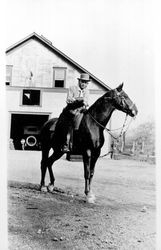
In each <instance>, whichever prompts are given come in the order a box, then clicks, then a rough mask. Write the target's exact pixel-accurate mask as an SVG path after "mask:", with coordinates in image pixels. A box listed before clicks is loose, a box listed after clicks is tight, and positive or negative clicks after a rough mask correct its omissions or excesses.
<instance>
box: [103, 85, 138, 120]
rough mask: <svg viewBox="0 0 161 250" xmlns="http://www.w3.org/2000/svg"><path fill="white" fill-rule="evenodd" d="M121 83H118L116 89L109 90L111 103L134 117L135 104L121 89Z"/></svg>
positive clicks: (135, 111)
mask: <svg viewBox="0 0 161 250" xmlns="http://www.w3.org/2000/svg"><path fill="white" fill-rule="evenodd" d="M122 88H123V83H122V84H120V85H119V86H118V87H117V88H116V89H113V90H111V91H110V92H111V93H110V97H107V98H109V99H110V100H111V102H112V105H113V106H114V107H115V108H116V109H118V110H121V111H123V112H125V113H126V114H128V115H130V116H132V117H134V116H136V115H137V113H138V110H137V107H136V105H135V104H134V103H133V102H132V101H131V100H130V98H129V97H128V95H127V94H126V93H125V92H124V91H123V89H122Z"/></svg>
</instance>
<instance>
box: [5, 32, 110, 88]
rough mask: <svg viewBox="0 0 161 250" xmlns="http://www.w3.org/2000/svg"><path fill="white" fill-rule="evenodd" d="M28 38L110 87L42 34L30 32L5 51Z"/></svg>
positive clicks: (104, 86)
mask: <svg viewBox="0 0 161 250" xmlns="http://www.w3.org/2000/svg"><path fill="white" fill-rule="evenodd" d="M30 39H35V40H38V41H39V42H41V43H42V44H43V45H44V46H46V47H48V48H49V49H51V50H52V51H54V52H56V53H57V54H59V55H60V56H61V57H63V58H64V59H66V60H67V61H68V62H70V63H71V64H72V65H74V66H75V67H76V68H78V69H79V70H80V71H82V73H87V74H89V76H90V78H91V79H93V80H95V81H96V82H98V83H99V84H100V85H101V86H102V87H103V88H105V89H106V90H110V89H111V88H110V87H109V86H107V85H106V84H105V83H104V82H102V81H101V80H100V79H98V78H97V77H96V76H94V75H93V74H91V73H90V72H89V71H88V70H86V69H85V68H83V67H82V66H81V65H79V64H78V63H76V62H75V61H74V60H72V59H71V58H70V57H68V56H67V55H65V54H64V53H63V52H61V51H60V50H58V49H57V48H55V47H54V46H53V45H52V42H51V41H49V40H48V39H47V38H45V37H44V36H42V35H41V36H40V35H38V34H37V33H35V32H33V33H32V34H30V35H29V36H27V37H25V38H24V39H22V40H20V41H19V42H17V43H15V44H13V45H11V46H10V47H8V48H7V50H6V53H8V52H10V51H11V50H13V49H15V48H16V47H18V46H20V45H21V44H23V43H25V42H27V41H28V40H30Z"/></svg>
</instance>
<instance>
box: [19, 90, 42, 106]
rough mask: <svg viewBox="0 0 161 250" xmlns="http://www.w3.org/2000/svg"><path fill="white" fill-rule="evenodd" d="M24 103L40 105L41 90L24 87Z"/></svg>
mask: <svg viewBox="0 0 161 250" xmlns="http://www.w3.org/2000/svg"><path fill="white" fill-rule="evenodd" d="M22 105H37V106H39V105H40V90H32V89H24V90H23V93H22Z"/></svg>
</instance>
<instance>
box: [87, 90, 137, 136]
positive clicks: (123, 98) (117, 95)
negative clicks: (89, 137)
mask: <svg viewBox="0 0 161 250" xmlns="http://www.w3.org/2000/svg"><path fill="white" fill-rule="evenodd" d="M121 92H122V91H121ZM121 92H118V91H117V90H115V96H114V97H112V98H111V97H107V98H109V99H111V100H116V99H117V98H119V97H120V95H121ZM121 101H122V103H123V104H124V105H125V106H128V105H127V103H126V101H125V97H123V96H121ZM134 105H135V104H134V103H132V105H131V106H130V108H129V109H132V108H133V107H134ZM88 114H89V115H90V117H91V118H92V119H93V120H94V121H95V123H97V124H98V125H99V126H100V127H102V128H103V129H104V130H105V131H107V132H108V133H109V134H110V135H111V137H112V138H113V139H115V140H118V139H119V138H120V137H121V136H122V135H123V133H126V132H127V130H128V128H129V126H130V123H131V121H132V118H131V120H130V122H129V124H128V125H126V122H127V117H128V114H126V116H125V120H124V123H123V125H122V127H120V128H117V129H108V128H106V127H105V126H103V125H102V124H101V123H99V122H98V121H97V120H96V119H95V118H94V117H93V115H91V114H90V113H89V112H88ZM126 126H127V128H126V130H124V128H125V127H126ZM119 129H121V131H120V134H119V135H118V136H117V137H115V136H114V135H113V134H112V133H111V131H116V130H119Z"/></svg>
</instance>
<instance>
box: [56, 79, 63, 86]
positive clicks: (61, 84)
mask: <svg viewBox="0 0 161 250" xmlns="http://www.w3.org/2000/svg"><path fill="white" fill-rule="evenodd" d="M55 87H57V88H63V87H64V80H55Z"/></svg>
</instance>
